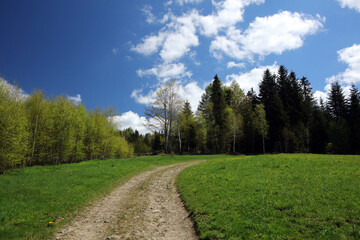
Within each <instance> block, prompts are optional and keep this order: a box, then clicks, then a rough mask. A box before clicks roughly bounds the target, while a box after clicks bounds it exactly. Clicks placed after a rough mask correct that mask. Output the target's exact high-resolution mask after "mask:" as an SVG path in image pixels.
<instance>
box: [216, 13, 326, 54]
mask: <svg viewBox="0 0 360 240" xmlns="http://www.w3.org/2000/svg"><path fill="white" fill-rule="evenodd" d="M324 22H325V18H321V17H320V16H319V15H318V16H316V17H312V16H309V15H305V14H303V13H297V12H295V13H291V12H288V11H283V12H280V13H277V14H275V15H272V16H267V17H257V18H256V19H255V20H254V21H253V22H252V23H250V25H249V28H248V29H247V30H245V32H244V33H242V32H241V31H240V30H238V29H236V28H234V27H231V28H229V29H228V31H227V33H226V36H217V37H216V38H215V40H214V41H213V42H212V43H211V46H210V52H211V53H212V54H213V55H214V56H215V57H219V56H221V54H222V53H224V54H226V55H228V56H230V57H233V58H236V59H243V58H249V59H252V58H253V55H255V54H257V55H259V56H261V57H263V56H266V55H269V54H272V53H275V54H282V53H283V52H284V51H286V50H293V49H297V48H300V47H301V46H302V45H303V44H304V40H305V37H306V36H307V35H311V34H315V33H316V32H318V31H319V30H321V29H322V28H323V23H324Z"/></svg>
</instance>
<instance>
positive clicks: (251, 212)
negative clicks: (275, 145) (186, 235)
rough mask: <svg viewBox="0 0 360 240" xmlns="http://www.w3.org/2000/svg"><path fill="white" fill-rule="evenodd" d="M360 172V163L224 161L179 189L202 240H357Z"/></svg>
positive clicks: (336, 159) (270, 158) (340, 159)
mask: <svg viewBox="0 0 360 240" xmlns="http://www.w3.org/2000/svg"><path fill="white" fill-rule="evenodd" d="M359 169H360V157H359V156H340V155H305V154H302V155H300V154H294V155H285V154H282V155H263V156H253V157H238V158H237V159H230V158H229V157H225V156H224V157H223V159H221V160H215V161H208V162H205V163H201V164H199V165H195V166H192V167H189V168H187V169H185V170H184V171H183V172H181V173H180V175H179V178H178V181H177V185H178V187H179V190H180V193H181V195H182V197H183V200H184V201H185V205H186V206H187V208H188V209H189V210H190V212H191V216H192V217H193V219H194V220H195V223H196V226H197V227H198V231H199V233H200V239H256V238H264V239H354V237H356V236H357V237H359V236H358V232H359V230H360V199H359V195H360V172H359ZM354 234H357V235H354ZM355 239H356V238H355Z"/></svg>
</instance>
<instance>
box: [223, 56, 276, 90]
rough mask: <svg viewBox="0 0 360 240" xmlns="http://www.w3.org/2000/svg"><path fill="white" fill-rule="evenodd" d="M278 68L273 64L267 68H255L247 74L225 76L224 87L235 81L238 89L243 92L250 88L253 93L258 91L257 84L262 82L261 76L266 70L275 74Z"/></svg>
mask: <svg viewBox="0 0 360 240" xmlns="http://www.w3.org/2000/svg"><path fill="white" fill-rule="evenodd" d="M278 68H279V66H278V65H277V63H276V62H275V63H274V64H273V65H268V66H260V67H257V68H253V69H252V70H251V71H249V72H245V73H239V74H231V75H228V76H226V82H225V85H230V84H231V82H232V81H236V82H237V83H238V84H239V86H240V88H241V89H243V90H244V91H245V92H247V91H249V90H250V89H251V88H253V89H254V91H256V92H258V91H259V83H260V82H261V80H262V77H263V74H264V72H265V70H266V69H269V70H270V72H272V73H276V72H277V70H278Z"/></svg>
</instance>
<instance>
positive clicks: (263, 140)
mask: <svg viewBox="0 0 360 240" xmlns="http://www.w3.org/2000/svg"><path fill="white" fill-rule="evenodd" d="M262 144H263V153H265V138H264V135H262Z"/></svg>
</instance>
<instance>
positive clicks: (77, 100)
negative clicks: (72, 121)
mask: <svg viewBox="0 0 360 240" xmlns="http://www.w3.org/2000/svg"><path fill="white" fill-rule="evenodd" d="M67 98H68V99H69V100H70V101H72V102H73V103H75V104H79V103H81V95H80V94H76V96H68V97H67Z"/></svg>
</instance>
